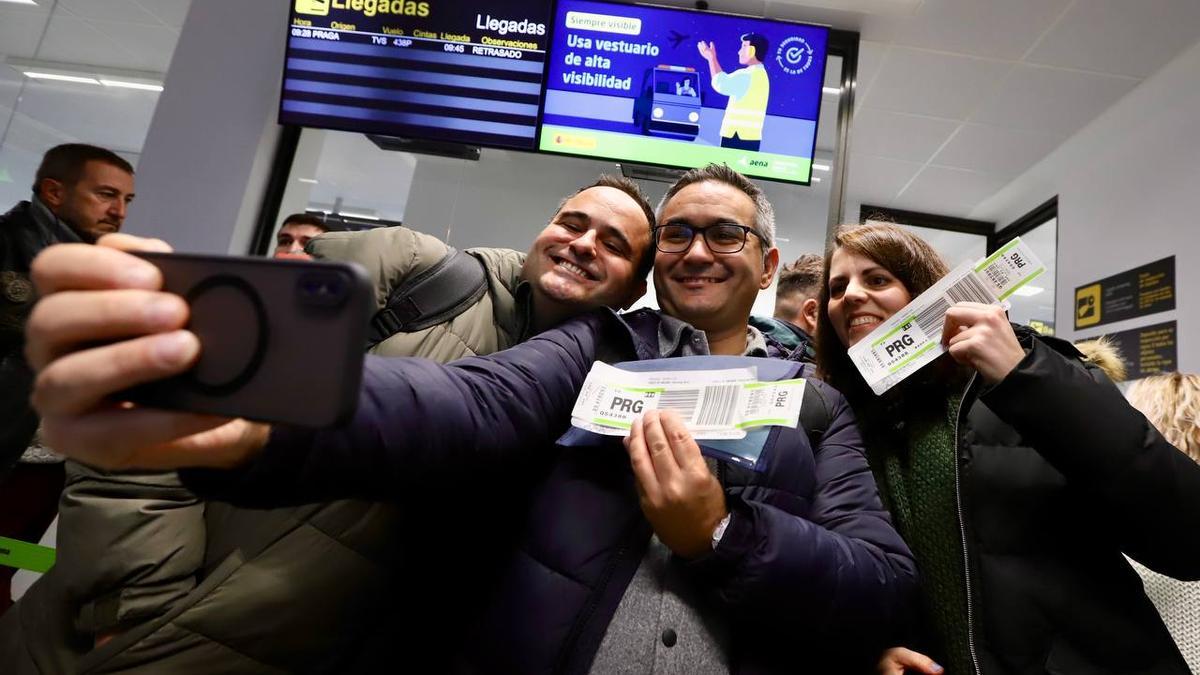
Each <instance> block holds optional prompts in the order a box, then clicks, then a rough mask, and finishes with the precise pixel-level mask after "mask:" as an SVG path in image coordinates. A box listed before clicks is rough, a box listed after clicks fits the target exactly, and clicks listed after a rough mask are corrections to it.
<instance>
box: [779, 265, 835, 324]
mask: <svg viewBox="0 0 1200 675" xmlns="http://www.w3.org/2000/svg"><path fill="white" fill-rule="evenodd" d="M823 265H824V260H823V259H822V258H821V256H819V255H817V254H815V253H805V254H804V255H802V256H800V257H799V258H796V261H795V262H793V263H792V264H790V265H784V266H783V269H782V270H780V272H779V285H778V286H776V287H775V318H776V319H779V320H780V321H786V322H788V323H790V324H792V325H793V326H795V327H797V328H799V329H800V330H802V331H804V333H805V335H806V336H807V337H808V338H809V340H810V341H811V339H812V338H813V337H814V336H815V335H816V334H817V309H818V308H819V307H820V304H821V271H822V269H821V268H822V266H823Z"/></svg>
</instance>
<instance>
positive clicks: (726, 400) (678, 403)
mask: <svg viewBox="0 0 1200 675" xmlns="http://www.w3.org/2000/svg"><path fill="white" fill-rule="evenodd" d="M741 389H742V386H741V385H740V384H711V385H708V386H706V387H700V388H696V389H667V390H666V391H664V392H662V394H660V395H659V398H658V405H657V407H658V409H659V410H672V411H674V412H677V413H679V416H680V417H682V418H683V419H685V420H687V421H689V422H690V423H691V425H692V426H697V427H714V426H727V425H731V424H734V423H735V422H736V421H737V420H735V419H734V414H735V413H736V412H737V403H738V394H739V392H740V391H741Z"/></svg>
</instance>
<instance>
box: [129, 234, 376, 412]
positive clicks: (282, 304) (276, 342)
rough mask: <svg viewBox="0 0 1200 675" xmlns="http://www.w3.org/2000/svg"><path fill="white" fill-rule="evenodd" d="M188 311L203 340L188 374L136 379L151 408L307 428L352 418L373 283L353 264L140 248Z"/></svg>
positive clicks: (139, 396)
mask: <svg viewBox="0 0 1200 675" xmlns="http://www.w3.org/2000/svg"><path fill="white" fill-rule="evenodd" d="M136 255H138V256H140V257H142V258H144V259H146V260H148V261H150V262H152V263H154V264H155V265H156V266H157V267H158V268H159V269H160V270H162V275H163V290H165V291H167V292H170V293H175V294H177V295H179V296H181V297H183V299H184V300H185V301H187V303H188V306H189V308H190V310H191V316H190V318H189V321H188V325H187V328H188V330H190V331H192V332H193V333H195V334H196V335H197V337H199V339H200V357H199V359H198V360H197V362H196V365H195V366H194V367H193V368H192V369H191V370H190V371H188V372H186V373H183V374H181V375H178V376H176V377H172V378H168V379H164V380H159V381H157V382H152V383H148V384H145V385H142V386H139V387H135V388H133V389H131V390H130V391H129V396H128V399H129V400H131V401H133V402H135V403H137V404H139V405H145V406H149V407H155V408H169V409H173V410H188V411H192V412H201V413H209V414H214V415H223V416H226V417H245V418H248V419H254V420H261V421H265V422H280V423H285V424H294V425H300V426H307V427H327V426H333V425H337V424H340V423H342V422H344V421H345V420H347V419H349V418H350V416H351V415H353V413H354V409H355V406H356V405H357V403H358V390H359V385H360V383H361V382H362V364H363V353H364V351H365V345H366V331H367V323H368V321H369V319H370V316H371V310H372V309H374V301H373V297H372V291H371V286H370V283H369V282H368V280H367V277H366V274H365V273H364V272H363V270H362V269H361V268H360V267H358V266H357V265H349V264H344V263H333V262H324V261H302V260H272V259H264V258H242V257H230V256H213V255H193V254H186V253H137V254H136Z"/></svg>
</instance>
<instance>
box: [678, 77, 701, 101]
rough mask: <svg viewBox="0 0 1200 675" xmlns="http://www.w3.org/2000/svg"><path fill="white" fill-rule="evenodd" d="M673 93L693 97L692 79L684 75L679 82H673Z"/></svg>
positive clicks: (694, 93) (694, 91)
mask: <svg viewBox="0 0 1200 675" xmlns="http://www.w3.org/2000/svg"><path fill="white" fill-rule="evenodd" d="M675 95H676V96H693V97H694V96H695V95H696V90H695V89H693V88H692V81H691V80H689V79H688V78H686V77H685V78H683V79H682V80H680V81H679V82H676V83H675Z"/></svg>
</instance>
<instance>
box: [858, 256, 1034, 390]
mask: <svg viewBox="0 0 1200 675" xmlns="http://www.w3.org/2000/svg"><path fill="white" fill-rule="evenodd" d="M1045 271H1046V266H1045V265H1043V264H1042V261H1041V260H1038V258H1037V256H1035V255H1034V254H1033V251H1031V250H1030V249H1029V246H1027V245H1026V244H1024V243H1022V242H1021V240H1020V239H1019V238H1018V239H1013V240H1012V241H1010V242H1009V243H1007V244H1005V245H1004V246H1003V247H1002V248H1001V249H1000V250H998V251H996V252H995V253H993V254H991V255H990V256H987V257H986V258H983V259H981V260H978V261H976V262H967V263H963V264H962V265H959V266H958V267H957V268H955V269H954V270H953V271H952V272H950V274H947V275H946V276H944V277H942V279H941V280H940V281H938V282H937V283H936V284H934V285H933V286H931V287H930V288H929V290H927V291H925V292H924V293H922V294H921V295H919V296H917V297H916V299H915V300H913V301H912V302H910V303H909V304H908V305H906V306H905V307H904V309H902V310H900V311H899V312H896V313H895V314H893V315H892V316H891V318H889V319H888V320H887V321H884V322H883V323H881V324H880V325H879V327H878V328H876V329H875V330H873V331H871V333H870V334H868V335H867V336H866V337H864V338H863V339H862V340H860V341H859V342H858V343H857V344H855V345H854V346H853V347H851V348H850V349H849V355H850V360H851V361H853V362H854V365H855V366H856V367H857V368H858V372H860V373H861V374H862V376H863V379H864V380H866V382H867V384H868V385H870V387H871V391H873V392H875V394H876V395H878V394H882V393H883V392H885V391H887V390H888V389H891V388H892V387H894V386H896V384H898V383H900V382H902V381H904V379H905V378H907V377H908V376H909V375H912V374H913V373H915V372H916V371H918V370H920V369H921V367H922V366H924V365H925V364H927V363H929V362H930V361H932V360H934V359H936V358H937V357H939V356H941V355H942V354H943V353H944V352H945V351H946V350H945V348H944V347H943V346H942V324H943V323H945V320H946V311H947V310H949V309H950V306H951V305H953V304H954V303H956V302H980V303H984V304H989V305H991V304H1001V303H1003V302H1004V300H1006V299H1007V298H1008V297H1009V296H1010V295H1012V294H1013V293H1014V292H1016V290H1017V289H1019V288H1021V287H1022V286H1024V285H1025V284H1027V283H1029V282H1030V281H1033V280H1034V279H1036V278H1037V277H1038V276H1040V275H1041V274H1042V273H1043V272H1045Z"/></svg>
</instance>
